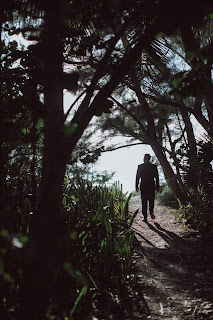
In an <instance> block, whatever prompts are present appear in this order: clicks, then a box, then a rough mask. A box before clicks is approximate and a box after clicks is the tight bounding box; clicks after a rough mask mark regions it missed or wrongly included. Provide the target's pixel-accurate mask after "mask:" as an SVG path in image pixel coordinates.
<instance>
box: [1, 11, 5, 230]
mask: <svg viewBox="0 0 213 320" xmlns="http://www.w3.org/2000/svg"><path fill="white" fill-rule="evenodd" d="M2 16H3V11H2V10H0V57H1V56H2ZM0 69H1V70H0V208H1V209H0V229H1V228H2V227H3V226H4V222H3V219H4V213H5V183H6V175H5V168H4V164H5V162H4V152H3V117H4V112H3V97H2V81H3V79H2V64H1V66H0Z"/></svg>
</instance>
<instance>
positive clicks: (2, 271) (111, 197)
mask: <svg viewBox="0 0 213 320" xmlns="http://www.w3.org/2000/svg"><path fill="white" fill-rule="evenodd" d="M130 197H131V195H130V196H129V197H127V198H126V197H125V195H123V193H122V191H121V190H120V189H119V188H117V187H116V186H113V187H112V188H107V187H100V186H93V185H92V184H91V183H90V182H85V181H83V180H81V181H79V184H78V185H75V184H73V183H71V182H70V181H69V179H67V180H66V183H65V187H64V199H63V215H64V221H65V224H66V227H65V232H66V234H65V236H64V238H63V240H62V241H63V247H62V251H63V255H64V258H63V264H62V265H60V266H59V267H58V269H57V270H56V274H55V276H56V287H55V291H54V292H53V294H52V301H51V305H50V308H49V311H48V317H47V319H48V318H49V319H52V317H53V316H56V317H57V319H63V320H64V319H78V318H79V317H81V318H83V317H84V314H85V317H86V318H87V319H88V318H89V316H88V313H89V311H90V310H91V309H92V307H91V306H92V300H93V299H94V298H95V296H97V295H98V294H99V292H100V291H101V290H102V288H105V289H106V288H109V287H113V286H119V285H120V284H122V283H123V282H124V281H125V280H126V279H127V277H128V275H129V274H130V272H131V257H132V253H133V241H134V233H133V231H132V230H131V229H130V228H131V224H132V222H133V219H134V217H135V215H136V213H137V212H136V213H135V214H133V215H131V214H130V213H129V210H128V205H129V201H130ZM19 214H20V213H19ZM23 221H25V219H23ZM28 236H29V235H25V236H23V234H20V233H19V234H9V233H8V232H7V231H6V230H2V231H1V233H0V241H1V250H0V284H1V291H0V295H1V296H0V311H1V312H2V314H4V315H5V319H7V318H8V316H11V315H14V316H15V317H16V315H17V314H18V310H19V304H20V294H21V293H20V287H21V283H22V274H23V262H24V261H25V259H26V257H25V255H26V250H25V243H27V242H28V241H29V240H28ZM27 254H28V255H29V252H28V253H27ZM44 267H45V266H44ZM73 314H74V315H73Z"/></svg>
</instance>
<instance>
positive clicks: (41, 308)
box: [20, 0, 66, 320]
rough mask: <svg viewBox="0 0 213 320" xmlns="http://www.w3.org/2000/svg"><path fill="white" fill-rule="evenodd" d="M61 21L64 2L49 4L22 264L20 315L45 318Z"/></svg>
mask: <svg viewBox="0 0 213 320" xmlns="http://www.w3.org/2000/svg"><path fill="white" fill-rule="evenodd" d="M63 23H64V1H61V0H58V1H54V2H52V3H51V5H50V6H49V7H48V9H47V12H46V17H45V26H44V31H45V34H44V43H43V50H44V54H45V56H44V65H45V98H44V103H45V106H46V118H45V138H44V139H45V141H44V160H43V174H42V181H41V186H40V198H39V203H38V208H37V212H36V213H34V214H33V220H32V225H31V230H30V236H31V242H30V244H29V246H28V248H27V250H28V255H29V257H28V259H29V261H28V263H27V264H26V265H25V269H24V283H23V287H22V303H21V312H20V319H22V320H29V319H31V320H42V319H45V314H46V310H47V306H48V303H49V298H50V296H51V293H52V290H53V288H54V279H55V274H56V270H57V268H58V267H59V266H61V265H62V262H63V255H62V252H63V247H62V242H63V236H64V223H63V218H62V212H61V210H62V196H63V182H64V175H65V170H66V161H65V156H64V153H65V151H64V111H63V88H62V81H61V80H62V74H63V69H62V65H63Z"/></svg>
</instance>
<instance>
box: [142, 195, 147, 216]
mask: <svg viewBox="0 0 213 320" xmlns="http://www.w3.org/2000/svg"><path fill="white" fill-rule="evenodd" d="M141 201H142V213H143V217H144V221H145V222H147V203H148V198H147V195H146V194H145V192H143V193H142V192H141Z"/></svg>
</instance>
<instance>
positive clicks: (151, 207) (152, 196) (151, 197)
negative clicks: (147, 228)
mask: <svg viewBox="0 0 213 320" xmlns="http://www.w3.org/2000/svg"><path fill="white" fill-rule="evenodd" d="M154 204H155V192H150V194H149V212H150V216H151V218H152V219H155V215H154Z"/></svg>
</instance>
